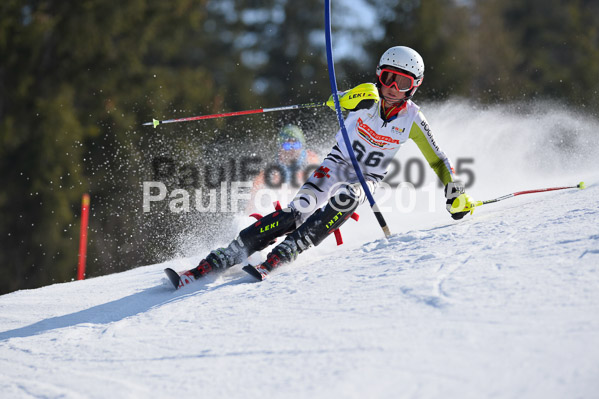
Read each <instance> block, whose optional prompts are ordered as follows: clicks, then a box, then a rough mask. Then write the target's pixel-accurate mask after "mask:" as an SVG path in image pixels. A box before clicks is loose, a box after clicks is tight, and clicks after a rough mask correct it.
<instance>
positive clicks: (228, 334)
mask: <svg viewBox="0 0 599 399" xmlns="http://www.w3.org/2000/svg"><path fill="white" fill-rule="evenodd" d="M462 107H466V106H465V105H462ZM447 112H449V111H448V109H447V108H446V107H444V106H439V107H436V108H433V112H432V113H429V120H430V121H431V123H432V124H433V126H434V123H433V122H432V119H436V118H441V117H446V118H447V119H451V118H450V117H449V115H448V114H447ZM496 112H498V111H495V110H488V111H481V112H480V113H481V116H480V117H479V118H478V119H476V118H475V119H474V120H471V121H469V122H468V123H471V124H474V125H476V124H477V123H478V122H480V123H482V119H484V118H485V117H486V118H488V119H489V120H490V121H495V125H494V127H492V128H491V131H490V133H487V137H488V138H494V137H497V135H496V134H495V132H494V131H493V130H492V129H499V127H498V126H497V125H499V123H498V120H499V119H498V118H499V117H498V116H497V114H496ZM431 115H432V117H431ZM568 118H570V120H573V119H574V118H573V117H572V116H571V115H570V116H567V115H566V119H568ZM477 121H478V122H477ZM526 121H527V120H525V122H526ZM448 123H449V122H448ZM506 123H508V124H510V123H511V124H513V125H516V124H520V121H519V120H518V119H517V118H516V117H512V119H509V120H508V121H507V122H506ZM455 124H456V125H452V124H451V123H449V124H448V125H447V126H445V125H443V126H441V127H440V129H438V132H437V139H438V141H439V142H440V145H441V146H442V148H444V149H445V151H446V152H447V153H448V154H452V151H454V153H456V152H459V149H461V148H467V149H468V151H471V152H472V153H471V154H468V155H472V156H476V159H477V161H476V162H477V166H479V168H478V169H477V171H480V173H479V174H478V175H477V179H479V181H480V183H479V184H478V185H477V186H474V187H473V189H472V190H471V191H470V193H471V194H472V195H473V196H474V197H476V198H477V199H488V198H493V197H495V196H499V195H502V194H507V193H509V192H512V191H517V190H519V189H528V188H540V187H543V186H545V184H542V183H548V184H549V182H552V183H555V184H558V185H559V184H576V183H578V181H579V180H580V179H577V178H575V177H572V176H569V174H570V172H573V171H575V172H576V173H575V175H576V176H580V175H581V174H586V175H587V176H580V177H581V178H582V177H587V178H591V180H593V179H595V181H591V183H593V182H596V179H597V177H599V176H597V171H598V170H599V169H593V165H596V162H597V161H596V159H597V157H596V155H597V147H595V148H594V149H593V150H592V154H591V155H592V157H591V158H588V157H585V158H584V159H581V160H578V161H576V160H569V161H567V162H581V165H582V164H584V165H587V169H584V168H582V167H578V168H575V167H568V166H571V165H567V164H565V163H564V162H566V161H560V160H559V157H558V155H559V154H558V153H556V154H554V155H555V156H554V158H553V159H554V161H555V160H557V161H555V162H557V163H558V164H559V165H557V166H558V168H557V169H558V171H559V169H560V168H559V167H561V169H562V172H561V173H558V172H553V173H551V174H550V175H549V174H548V173H546V170H545V172H543V170H537V169H535V168H534V167H532V166H531V165H530V164H526V159H528V158H527V157H526V156H524V155H525V154H527V153H529V151H530V149H531V146H530V145H522V146H515V147H513V148H512V149H511V150H510V151H507V150H506V151H502V150H501V148H498V146H497V145H495V146H490V147H489V146H487V145H483V144H482V143H477V140H478V138H476V136H475V133H476V132H477V130H478V129H479V128H478V127H476V126H469V125H466V126H464V123H463V121H456V122H455ZM457 124H460V127H461V128H462V130H459V129H456V126H457ZM504 128H505V126H504ZM531 129H533V133H534V126H532V127H531ZM539 129H541V128H539ZM449 130H453V131H456V132H458V131H459V132H458V133H455V134H456V135H455V136H453V138H454V139H455V140H448V139H447V136H448V135H449V133H448V131H449ZM507 130H509V131H513V130H514V129H511V130H510V129H507ZM504 133H505V132H501V134H504ZM498 134H499V133H498ZM505 134H509V132H508V133H505ZM580 134H581V135H585V134H587V133H586V130H584V131H583V132H582V133H580ZM539 135H542V132H540V133H539ZM465 142H469V143H470V146H464V145H462V146H460V144H464V143H465ZM407 151H408V153H409V151H411V150H410V149H407ZM458 155H460V154H458ZM550 155H551V154H550ZM498 158H500V159H502V160H503V161H505V163H502V164H501V165H502V167H501V168H497V164H496V163H495V160H496V159H498ZM532 159H533V161H534V162H537V161H538V160H537V159H536V158H535V157H533V158H532ZM519 160H521V161H522V162H523V163H524V165H525V166H526V165H527V167H524V168H521V167H520V165H519V164H518V162H519ZM493 164H494V165H495V167H493ZM588 165H590V166H588ZM574 166H576V165H574ZM544 167H545V166H543V168H544ZM566 167H567V168H566ZM511 168H514V169H518V170H512V169H511ZM498 169H501V170H498ZM565 170H567V171H568V172H567V173H566V172H565ZM579 172H580V173H579ZM583 172H584V173H583ZM501 176H506V178H505V179H501V178H500V177H501ZM485 182H487V183H485ZM555 184H553V185H555ZM427 197H428V194H426V193H424V192H423V191H420V192H419V193H418V194H417V198H418V206H416V207H415V209H414V210H413V211H411V212H410V213H406V212H401V211H400V210H396V212H394V213H387V214H386V217H387V218H388V221H389V224H390V225H391V228H392V231H393V232H394V233H395V234H394V235H393V236H392V237H391V239H390V240H388V241H386V240H385V239H383V238H382V233H381V232H380V229H379V227H378V225H377V224H376V222H375V221H374V218H373V216H372V215H371V213H370V211H369V210H368V207H367V206H362V207H361V208H360V209H359V212H360V214H361V216H362V217H361V220H360V222H358V223H354V222H351V221H350V222H348V224H347V225H346V226H344V228H343V231H344V238H345V241H346V242H347V244H346V245H344V246H343V247H339V248H337V247H335V245H334V242H332V241H333V240H327V241H326V242H325V243H323V245H321V246H320V247H318V248H315V249H313V250H311V251H310V252H308V253H306V254H303V255H302V257H300V259H299V260H298V261H297V262H295V263H294V264H292V265H289V266H287V267H284V268H282V269H281V270H279V271H277V272H275V273H274V274H273V275H272V277H271V278H270V279H269V280H266V281H264V282H262V283H258V282H255V281H253V280H252V278H251V277H250V276H248V275H245V273H244V272H242V271H241V270H240V268H239V267H235V268H233V269H231V270H229V271H228V272H227V273H225V274H224V275H221V276H211V277H208V278H206V279H205V280H204V281H200V282H197V283H195V284H193V285H191V286H189V287H186V288H184V289H182V290H179V291H177V292H173V291H172V290H171V289H169V287H168V286H167V285H165V284H164V283H163V282H162V279H163V273H162V269H163V268H164V267H166V266H169V267H173V268H175V269H178V270H180V269H185V268H188V267H189V266H190V265H194V264H195V263H197V261H198V259H199V258H198V256H194V257H188V258H181V259H176V260H173V261H170V262H167V263H164V264H158V265H151V266H146V267H140V268H137V269H134V270H130V271H128V272H124V273H120V274H114V275H109V276H105V277H99V278H93V279H89V280H85V281H77V282H71V283H65V284H56V285H53V286H48V287H44V288H40V289H36V290H28V291H19V292H15V293H11V294H8V295H4V296H1V297H0V368H1V370H2V373H1V374H0V395H1V396H2V397H3V398H4V397H6V398H12V397H19V398H21V397H23V398H28V397H36V398H57V397H66V398H105V397H114V398H131V397H135V398H137V397H152V398H153V397H156V398H159V397H160V398H162V397H167V398H168V397H173V398H174V397H205V398H219V397H227V398H229V397H233V398H258V397H277V398H279V397H289V398H296V397H297V398H300V397H301V398H305V397H314V398H328V397H344V398H346V397H347V398H364V397H377V398H378V397H380V398H397V397H401V398H481V397H497V398H593V397H597V392H599V378H598V377H599V270H598V268H599V227H598V226H599V203H598V201H597V198H598V197H599V185H596V184H595V185H591V186H590V187H589V188H588V189H586V190H567V191H558V192H552V193H545V194H534V195H529V196H521V197H517V198H513V199H509V200H506V201H504V202H500V203H497V204H490V205H485V206H483V207H481V208H480V209H477V210H476V211H475V213H474V214H473V215H472V216H468V217H467V218H466V219H464V220H463V221H461V222H454V221H452V220H451V219H450V218H449V217H448V216H447V214H446V213H445V210H444V209H443V202H442V198H439V197H442V196H441V195H440V194H439V193H438V192H435V193H434V198H435V200H434V201H433V205H434V206H433V207H432V209H429V208H430V203H429V202H428V200H426V201H425V199H427ZM423 204H426V206H424V205H423ZM244 222H245V220H241V221H240V223H241V224H243V223H244ZM198 255H199V256H201V255H203V253H202V252H198Z"/></svg>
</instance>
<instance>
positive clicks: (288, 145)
mask: <svg viewBox="0 0 599 399" xmlns="http://www.w3.org/2000/svg"><path fill="white" fill-rule="evenodd" d="M281 148H282V149H284V150H285V151H291V150H299V149H300V148H302V142H301V141H285V142H283V143H281Z"/></svg>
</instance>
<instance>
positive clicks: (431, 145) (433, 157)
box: [410, 111, 454, 185]
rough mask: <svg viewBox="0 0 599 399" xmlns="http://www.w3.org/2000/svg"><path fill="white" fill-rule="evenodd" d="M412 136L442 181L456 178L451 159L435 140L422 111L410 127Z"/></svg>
mask: <svg viewBox="0 0 599 399" xmlns="http://www.w3.org/2000/svg"><path fill="white" fill-rule="evenodd" d="M410 138H411V139H412V140H414V142H415V143H416V145H417V146H418V148H419V149H420V152H422V155H424V158H425V159H426V161H427V162H428V164H429V165H430V167H431V168H432V169H433V170H434V171H435V173H436V174H437V176H438V177H439V179H440V180H441V182H443V184H444V185H445V184H447V183H449V182H452V181H453V180H454V171H453V167H452V165H451V163H450V162H449V159H448V158H447V156H446V155H445V153H444V152H443V151H441V149H440V148H439V146H438V145H437V143H436V142H435V138H434V137H433V134H432V132H431V129H430V127H429V125H428V122H427V121H426V119H425V118H424V115H423V114H422V112H420V111H419V112H418V115H417V116H416V118H415V119H414V123H413V124H412V127H411V128H410Z"/></svg>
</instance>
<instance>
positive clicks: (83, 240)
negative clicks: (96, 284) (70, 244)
mask: <svg viewBox="0 0 599 399" xmlns="http://www.w3.org/2000/svg"><path fill="white" fill-rule="evenodd" d="M88 220H89V194H83V198H81V231H80V233H79V266H78V267H77V280H83V279H84V278H85V258H86V257H87V222H88Z"/></svg>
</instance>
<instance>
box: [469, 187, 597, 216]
mask: <svg viewBox="0 0 599 399" xmlns="http://www.w3.org/2000/svg"><path fill="white" fill-rule="evenodd" d="M570 188H579V189H581V190H582V189H585V188H586V184H584V182H582V181H581V182H580V183H578V184H577V185H576V186H566V187H551V188H541V189H538V190H526V191H518V192H516V193H511V194H507V195H504V196H501V197H498V198H494V199H491V200H486V201H476V202H475V203H474V204H473V206H472V209H473V208H474V207H477V206H481V205H486V204H492V203H494V202H499V201H502V200H504V199H508V198H512V197H517V196H518V195H523V194H534V193H544V192H547V191H556V190H567V189H570Z"/></svg>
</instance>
